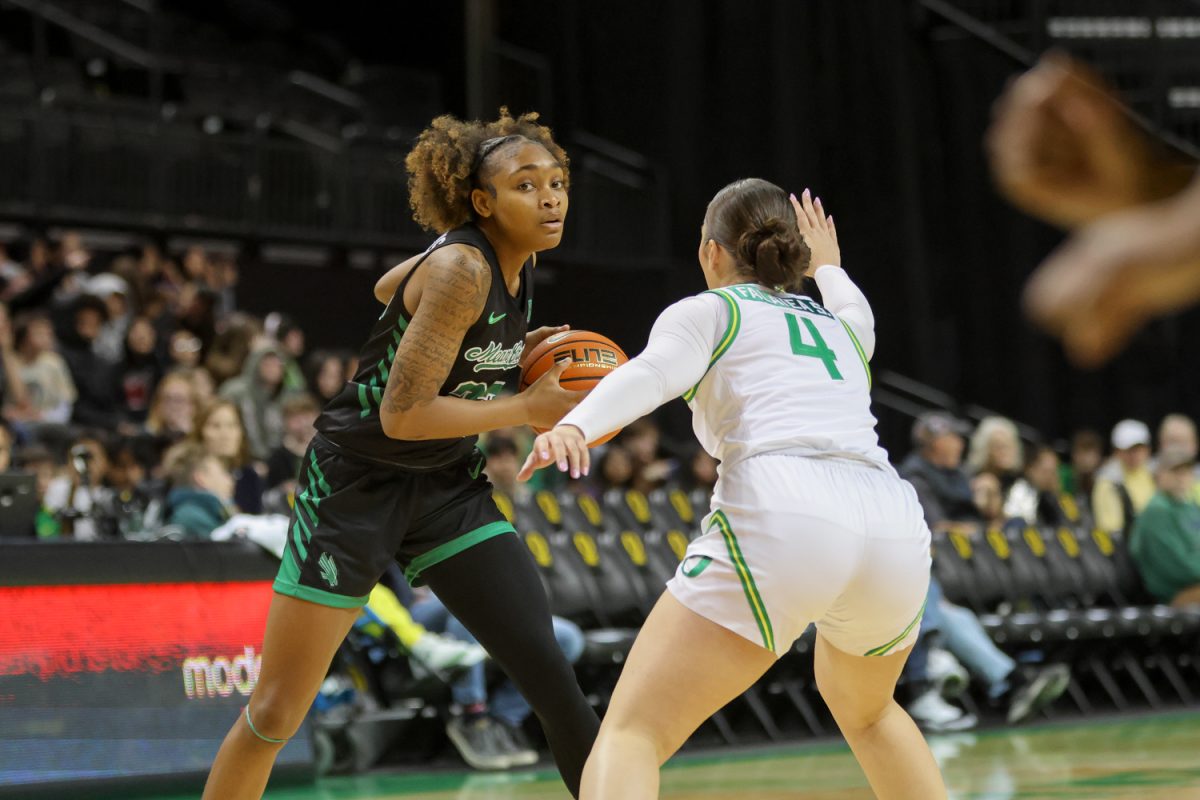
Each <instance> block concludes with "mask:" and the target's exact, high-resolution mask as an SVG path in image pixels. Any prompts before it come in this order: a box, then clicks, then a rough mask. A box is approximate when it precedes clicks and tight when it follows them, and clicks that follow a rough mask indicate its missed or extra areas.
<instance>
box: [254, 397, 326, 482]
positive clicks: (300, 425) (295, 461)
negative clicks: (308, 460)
mask: <svg viewBox="0 0 1200 800" xmlns="http://www.w3.org/2000/svg"><path fill="white" fill-rule="evenodd" d="M280 405H281V408H282V410H283V441H282V442H281V443H280V445H279V446H278V447H276V448H275V449H274V450H272V451H271V455H270V457H269V458H268V459H267V487H268V488H271V489H274V488H276V487H278V486H281V485H282V486H284V487H285V488H286V490H287V492H288V493H289V494H290V493H292V492H294V491H295V490H296V480H297V478H298V477H299V475H300V469H301V467H303V463H302V461H301V459H302V458H303V457H304V453H305V451H306V450H308V445H309V442H311V441H312V439H313V436H314V435H315V434H316V432H317V431H316V429H315V428H314V427H313V424H314V423H315V422H316V421H317V416H318V415H319V414H320V413H321V409H320V408H319V407H318V406H317V401H316V398H314V397H313V396H312V395H311V394H309V393H308V392H300V393H297V394H292V395H289V396H288V397H286V398H284V400H283V402H282V403H281V404H280Z"/></svg>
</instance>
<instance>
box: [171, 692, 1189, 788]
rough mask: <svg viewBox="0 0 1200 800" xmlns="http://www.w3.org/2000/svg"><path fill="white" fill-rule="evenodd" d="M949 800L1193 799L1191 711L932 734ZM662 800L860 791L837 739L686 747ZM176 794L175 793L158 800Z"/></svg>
mask: <svg viewBox="0 0 1200 800" xmlns="http://www.w3.org/2000/svg"><path fill="white" fill-rule="evenodd" d="M930 742H931V744H932V746H933V750H934V753H935V754H936V755H937V758H938V761H939V763H941V765H942V769H943V772H944V773H945V775H946V782H947V784H948V786H949V788H950V797H951V798H952V800H1067V798H1088V799H1089V800H1118V798H1119V800H1168V798H1169V800H1200V713H1195V712H1193V713H1180V714H1171V715H1164V716H1154V717H1140V718H1135V719H1129V718H1125V719H1121V720H1116V721H1102V722H1089V723H1081V724H1067V725H1047V726H1043V727H1035V728H1024V729H1021V730H1019V731H1012V732H1009V731H988V732H984V733H979V734H957V735H953V736H936V737H932V738H931V740H930ZM661 796H662V797H663V798H670V800H733V799H734V798H737V799H738V800H783V798H804V800H869V799H870V798H872V797H873V795H872V794H871V792H870V790H869V789H868V788H867V786H866V781H865V780H864V779H863V777H862V773H860V772H859V770H858V766H857V765H856V764H855V762H854V759H853V757H852V756H851V755H850V752H849V750H847V749H846V748H845V747H844V746H842V745H836V744H816V745H809V746H801V747H790V748H773V749H769V750H765V749H764V750H754V751H740V752H734V753H731V752H728V751H726V752H722V753H720V754H719V755H714V756H705V755H688V756H684V757H680V758H679V759H677V760H676V761H675V762H672V764H671V766H669V767H668V768H667V769H666V770H664V772H663V787H662V795H661ZM266 797H267V800H392V799H393V798H398V799H402V800H524V798H555V799H556V800H558V799H560V798H569V797H570V795H568V794H567V793H566V791H564V790H563V788H562V784H561V783H559V782H558V778H557V776H556V775H555V774H553V773H551V772H549V771H545V770H543V771H540V772H529V773H506V774H499V775H483V774H480V773H465V772H439V773H435V774H426V775H415V774H412V773H406V774H404V775H371V776H369V777H355V778H333V779H327V780H323V781H321V782H319V783H318V784H317V785H316V787H311V788H306V789H285V790H279V791H272V792H268V793H267V795H266ZM162 800H182V798H169V799H168V798H162Z"/></svg>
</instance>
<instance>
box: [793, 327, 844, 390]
mask: <svg viewBox="0 0 1200 800" xmlns="http://www.w3.org/2000/svg"><path fill="white" fill-rule="evenodd" d="M784 316H786V317H787V325H788V336H789V337H790V338H791V341H792V352H793V353H795V354H796V355H798V356H808V357H809V358H819V359H821V361H822V362H823V363H824V364H825V369H826V370H827V371H828V372H829V377H831V378H833V379H834V380H835V381H840V380H842V373H840V372H838V368H837V353H835V352H833V350H832V349H831V348H830V347H829V345H827V344H825V340H824V339H822V338H821V332H820V331H819V330H817V326H816V325H813V323H812V320H811V319H809V318H808V317H799V318H798V317H797V316H796V315H795V314H785V315H784ZM801 322H803V323H804V327H805V328H807V329H808V335H809V336H811V337H812V340H813V344H806V343H805V341H804V335H803V334H802V333H801V332H800V323H801Z"/></svg>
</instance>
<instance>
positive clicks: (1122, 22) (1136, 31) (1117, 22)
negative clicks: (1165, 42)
mask: <svg viewBox="0 0 1200 800" xmlns="http://www.w3.org/2000/svg"><path fill="white" fill-rule="evenodd" d="M1046 31H1047V32H1048V33H1049V34H1050V35H1051V36H1053V37H1054V38H1056V39H1149V38H1151V37H1158V38H1160V39H1196V38H1200V17H1159V18H1157V19H1152V18H1150V17H1050V19H1048V20H1047V21H1046Z"/></svg>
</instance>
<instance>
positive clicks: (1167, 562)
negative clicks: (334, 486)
mask: <svg viewBox="0 0 1200 800" xmlns="http://www.w3.org/2000/svg"><path fill="white" fill-rule="evenodd" d="M1195 467H1196V455H1195V453H1192V452H1190V451H1188V450H1187V449H1184V448H1172V449H1167V450H1163V451H1162V452H1161V453H1159V456H1158V472H1157V477H1158V492H1157V493H1156V494H1155V495H1154V497H1153V498H1152V499H1151V500H1150V502H1149V503H1148V504H1147V505H1146V507H1145V508H1144V509H1143V510H1142V513H1141V514H1139V515H1138V518H1137V521H1136V522H1135V523H1134V525H1133V536H1132V538H1131V539H1130V543H1129V550H1130V554H1131V555H1132V556H1133V560H1134V563H1136V564H1137V567H1138V572H1140V573H1141V576H1142V581H1143V582H1144V583H1145V584H1146V589H1147V590H1148V591H1149V592H1150V594H1152V595H1154V597H1155V598H1157V599H1158V600H1159V601H1161V602H1164V603H1170V604H1171V605H1173V606H1175V607H1182V606H1194V605H1200V506H1197V505H1196V504H1195V503H1194V502H1192V499H1191V498H1192V494H1193V491H1194V489H1195V484H1196V475H1195Z"/></svg>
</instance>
